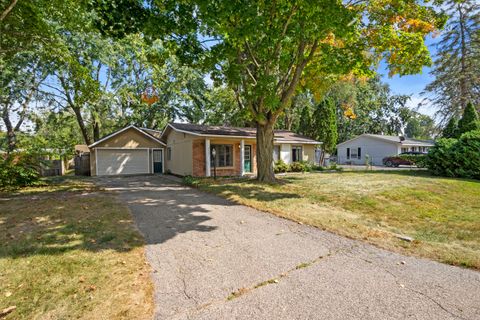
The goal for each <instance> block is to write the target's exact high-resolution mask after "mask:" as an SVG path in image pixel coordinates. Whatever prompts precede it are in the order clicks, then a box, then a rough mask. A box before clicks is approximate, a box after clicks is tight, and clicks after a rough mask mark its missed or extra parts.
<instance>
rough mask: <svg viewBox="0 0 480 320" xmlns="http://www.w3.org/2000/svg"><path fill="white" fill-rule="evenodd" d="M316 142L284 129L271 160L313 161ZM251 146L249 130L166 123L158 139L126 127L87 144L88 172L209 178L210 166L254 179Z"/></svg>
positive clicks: (252, 131)
mask: <svg viewBox="0 0 480 320" xmlns="http://www.w3.org/2000/svg"><path fill="white" fill-rule="evenodd" d="M319 144H320V142H318V141H315V140H312V139H309V138H306V137H304V136H301V135H298V134H295V133H293V132H290V131H283V130H278V131H275V137H274V155H273V156H274V160H275V161H276V160H279V159H282V160H283V161H285V162H286V163H291V162H295V161H308V162H314V161H315V149H316V146H317V145H319ZM256 145H257V143H256V129H254V128H232V127H218V126H203V125H195V124H187V123H170V124H169V125H167V127H166V128H165V130H164V131H163V132H162V133H161V135H160V133H159V131H155V130H149V129H143V128H137V127H134V126H129V127H127V128H124V129H122V130H120V131H117V132H115V133H113V134H111V135H109V136H107V137H105V138H103V139H101V140H99V141H97V142H96V143H94V144H92V145H91V146H90V150H91V154H92V155H91V172H92V175H118V174H141V173H145V174H149V173H159V172H170V173H173V174H177V175H181V176H186V175H192V176H213V174H214V172H213V171H214V167H215V168H216V171H217V175H218V176H243V175H247V174H253V175H254V174H256V172H257V168H256ZM213 149H215V152H216V157H215V163H214V161H213V157H212V150H213ZM214 164H215V165H214Z"/></svg>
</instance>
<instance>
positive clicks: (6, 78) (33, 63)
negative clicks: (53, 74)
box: [0, 54, 48, 152]
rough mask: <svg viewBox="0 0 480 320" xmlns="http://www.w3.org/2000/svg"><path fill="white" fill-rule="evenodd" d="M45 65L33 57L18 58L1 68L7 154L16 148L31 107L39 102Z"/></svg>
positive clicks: (0, 97)
mask: <svg viewBox="0 0 480 320" xmlns="http://www.w3.org/2000/svg"><path fill="white" fill-rule="evenodd" d="M43 64H44V62H43V61H42V60H41V59H40V58H39V57H38V55H37V56H35V55H33V54H16V55H15V57H12V58H11V59H10V60H9V64H8V65H6V64H2V63H1V61H0V67H2V68H1V69H2V70H3V71H2V73H1V74H0V115H1V118H2V120H3V124H4V125H5V128H6V133H7V135H6V139H7V151H8V152H12V151H13V150H15V148H16V145H17V139H16V136H17V133H18V132H19V131H20V129H21V127H22V125H23V123H24V122H25V120H26V119H27V117H28V115H29V112H30V109H31V107H32V104H33V103H34V102H35V101H36V100H38V99H39V92H38V88H39V86H40V85H41V84H42V82H43V81H44V80H45V78H46V77H47V75H48V71H47V68H46V66H45V65H43Z"/></svg>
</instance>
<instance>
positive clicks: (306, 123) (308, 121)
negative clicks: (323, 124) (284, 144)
mask: <svg viewBox="0 0 480 320" xmlns="http://www.w3.org/2000/svg"><path fill="white" fill-rule="evenodd" d="M312 127H313V121H312V115H311V112H310V108H309V107H308V106H305V107H303V109H302V113H301V114H300V120H299V124H298V132H299V133H300V134H303V135H304V136H307V137H309V136H311V135H312V133H313V130H312V129H313V128H312Z"/></svg>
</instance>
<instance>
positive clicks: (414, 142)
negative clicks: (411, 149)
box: [364, 134, 435, 146]
mask: <svg viewBox="0 0 480 320" xmlns="http://www.w3.org/2000/svg"><path fill="white" fill-rule="evenodd" d="M364 136H371V137H374V138H379V139H383V140H386V141H391V142H397V143H401V144H406V145H426V144H427V145H432V146H433V145H434V144H435V143H434V141H433V140H419V139H411V138H405V140H403V141H402V140H400V137H399V136H386V135H382V134H365V135H364Z"/></svg>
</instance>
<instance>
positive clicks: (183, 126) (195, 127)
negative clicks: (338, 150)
mask: <svg viewBox="0 0 480 320" xmlns="http://www.w3.org/2000/svg"><path fill="white" fill-rule="evenodd" d="M168 128H171V129H173V130H175V131H178V132H183V133H188V134H192V135H196V136H205V137H218V136H221V137H230V138H247V139H255V138H256V137H257V129H256V128H239V127H226V126H206V125H200V124H191V123H170V124H169V125H168V126H167V128H166V129H165V130H164V131H163V132H164V134H165V133H166V132H167V129H168ZM274 141H275V142H277V143H302V144H321V142H319V141H315V140H313V139H310V138H308V137H306V136H303V135H300V134H297V133H294V132H291V131H287V130H275V132H274Z"/></svg>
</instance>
